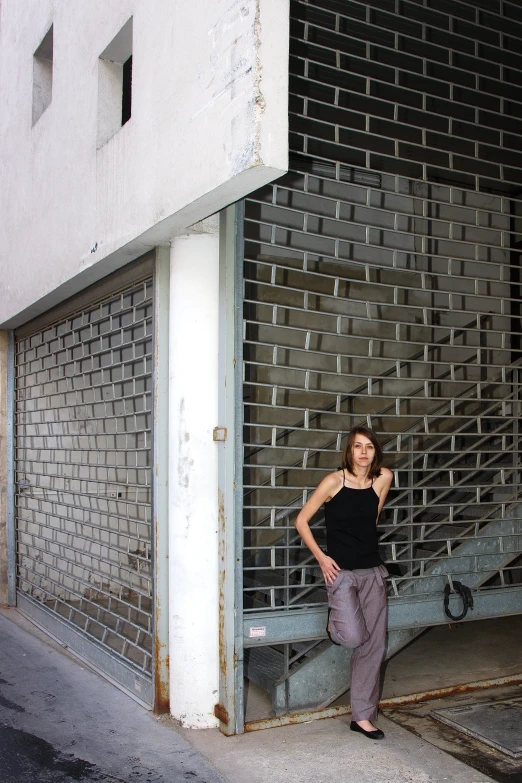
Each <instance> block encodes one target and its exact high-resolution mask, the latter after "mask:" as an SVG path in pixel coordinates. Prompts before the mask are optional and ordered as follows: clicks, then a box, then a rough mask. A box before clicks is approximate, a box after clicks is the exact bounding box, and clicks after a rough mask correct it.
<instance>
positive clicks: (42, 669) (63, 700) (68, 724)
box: [0, 609, 223, 783]
mask: <svg viewBox="0 0 522 783" xmlns="http://www.w3.org/2000/svg"><path fill="white" fill-rule="evenodd" d="M12 617H14V618H16V619H17V620H18V623H17V624H15V623H13V622H12V621H11V619H10V618H12ZM21 622H22V625H20V624H19V623H20V615H18V614H17V613H16V611H15V610H13V609H11V610H7V611H2V612H1V613H0V639H1V642H0V645H1V655H0V770H1V773H0V777H1V779H2V783H26V781H31V782H32V783H51V781H52V783H69V781H71V783H72V781H73V780H74V781H85V783H87V781H89V783H91V782H94V781H97V782H98V781H99V782H100V783H102V782H103V783H181V781H193V782H194V783H223V778H222V777H221V776H220V775H219V774H218V773H217V772H215V771H214V770H213V769H212V768H211V766H210V765H209V764H208V763H207V762H206V761H205V760H204V759H202V757H201V756H200V755H199V753H197V752H196V751H195V750H194V749H193V748H192V747H191V746H190V745H189V743H188V742H187V741H186V740H185V739H183V738H182V737H181V736H180V734H179V733H178V732H177V731H176V730H175V728H174V727H172V726H170V725H164V724H162V723H161V722H160V721H158V719H157V718H155V717H154V716H153V715H152V714H151V713H150V712H147V711H146V710H144V709H143V708H142V707H140V706H139V705H138V704H136V703H135V702H134V701H132V699H130V698H129V697H128V696H126V695H124V694H123V693H121V691H119V690H117V689H116V688H114V687H113V686H112V685H110V684H109V683H108V682H106V681H105V680H102V679H101V678H100V677H98V675H97V674H95V673H94V672H93V671H91V670H90V669H88V668H85V667H83V666H82V665H80V664H79V663H78V662H77V661H76V660H75V659H73V658H72V657H71V656H69V655H68V654H67V653H66V652H65V651H64V650H63V649H61V648H60V647H59V646H58V645H57V644H55V643H54V642H52V641H51V640H48V639H46V641H43V640H42V637H43V634H42V635H40V634H39V632H38V631H37V630H36V631H35V633H36V634H38V635H36V636H35V635H33V633H28V631H27V630H25V629H24V625H25V623H24V621H23V619H22V620H21ZM27 625H28V626H29V628H30V629H31V631H33V627H32V626H30V624H28V623H27ZM15 753H16V756H14V754H15Z"/></svg>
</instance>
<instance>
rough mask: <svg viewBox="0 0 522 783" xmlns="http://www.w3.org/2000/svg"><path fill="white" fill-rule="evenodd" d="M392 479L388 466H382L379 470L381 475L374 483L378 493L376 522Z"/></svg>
mask: <svg viewBox="0 0 522 783" xmlns="http://www.w3.org/2000/svg"><path fill="white" fill-rule="evenodd" d="M392 481H393V473H392V472H391V470H389V468H383V469H382V470H381V475H380V476H379V478H378V483H377V484H376V487H375V489H376V490H377V492H378V494H379V510H378V511H377V523H378V522H379V517H380V515H381V511H382V509H383V506H384V503H385V501H386V498H387V497H388V492H389V491H390V487H391V483H392Z"/></svg>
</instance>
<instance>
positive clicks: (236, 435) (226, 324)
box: [215, 205, 244, 735]
mask: <svg viewBox="0 0 522 783" xmlns="http://www.w3.org/2000/svg"><path fill="white" fill-rule="evenodd" d="M238 212H239V207H237V206H235V205H232V206H230V207H228V208H227V209H225V210H223V212H222V213H221V215H220V228H219V241H220V334H219V372H220V379H219V422H218V427H217V428H216V431H215V439H216V440H217V448H218V450H219V451H218V454H219V468H218V470H219V474H218V479H219V571H220V573H219V615H220V616H219V628H220V638H219V646H220V650H219V656H220V685H219V701H218V704H217V705H216V710H215V714H216V717H218V718H219V720H220V728H221V731H222V732H223V733H224V734H226V735H232V734H240V733H242V732H243V731H244V704H243V651H242V642H243V639H242V634H241V623H240V617H241V614H242V591H241V588H242V584H241V569H240V568H238V565H239V563H240V562H241V558H242V551H241V536H240V531H241V525H240V520H241V515H240V513H239V514H238V491H240V486H239V487H238V485H240V484H241V479H240V476H241V469H239V471H238V462H239V463H241V462H242V459H241V455H242V449H241V447H239V448H238V440H239V442H240V439H241V426H240V425H239V422H240V418H241V405H240V401H239V400H238V395H239V393H240V389H241V384H240V382H238V373H239V372H240V371H241V369H240V366H241V359H240V356H241V351H240V350H239V351H238V336H239V335H240V334H241V331H240V329H238V318H240V316H241V311H240V308H239V307H238V304H237V298H238V295H239V294H238V258H241V257H242V254H241V256H238V247H241V241H242V215H240V216H239V217H238ZM239 290H240V288H239ZM238 531H239V533H238ZM238 539H239V541H238Z"/></svg>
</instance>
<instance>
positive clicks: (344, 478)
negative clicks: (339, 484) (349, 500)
mask: <svg viewBox="0 0 522 783" xmlns="http://www.w3.org/2000/svg"><path fill="white" fill-rule="evenodd" d="M345 480H346V476H345V474H344V468H343V487H344V482H345Z"/></svg>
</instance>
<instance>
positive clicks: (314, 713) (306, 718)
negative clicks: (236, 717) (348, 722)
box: [245, 706, 352, 732]
mask: <svg viewBox="0 0 522 783" xmlns="http://www.w3.org/2000/svg"><path fill="white" fill-rule="evenodd" d="M351 712H352V711H351V709H350V707H348V706H346V707H344V706H341V707H327V708H326V709H323V710H311V711H309V712H296V713H293V714H289V715H281V716H280V717H279V718H266V719H265V720H252V721H248V722H247V723H245V732H247V731H261V730H262V729H277V728H279V727H280V726H295V725H297V724H299V723H310V722H311V721H313V720H325V719H326V718H338V717H340V716H342V715H350V714H351Z"/></svg>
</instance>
